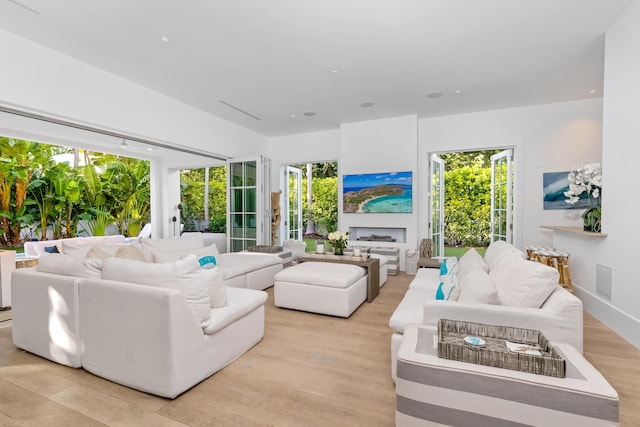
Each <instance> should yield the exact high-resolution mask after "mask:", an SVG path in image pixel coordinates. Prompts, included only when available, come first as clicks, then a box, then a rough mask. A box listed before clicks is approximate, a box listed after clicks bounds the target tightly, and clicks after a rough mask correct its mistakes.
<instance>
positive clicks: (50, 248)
mask: <svg viewBox="0 0 640 427" xmlns="http://www.w3.org/2000/svg"><path fill="white" fill-rule="evenodd" d="M44 251H45V252H46V253H48V254H59V253H60V251H59V250H58V247H57V246H45V247H44Z"/></svg>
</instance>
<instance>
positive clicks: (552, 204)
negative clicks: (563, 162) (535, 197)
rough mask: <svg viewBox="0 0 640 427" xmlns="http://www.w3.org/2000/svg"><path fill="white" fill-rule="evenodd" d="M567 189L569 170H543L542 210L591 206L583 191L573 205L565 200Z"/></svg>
mask: <svg viewBox="0 0 640 427" xmlns="http://www.w3.org/2000/svg"><path fill="white" fill-rule="evenodd" d="M565 191H569V171H566V172H544V173H543V174H542V204H543V209H544V210H559V209H585V208H589V207H591V205H590V203H589V199H588V198H587V194H586V193H583V194H582V195H581V196H580V200H579V201H578V202H577V203H576V204H575V205H570V204H569V203H567V202H566V200H567V196H565V195H564V193H565Z"/></svg>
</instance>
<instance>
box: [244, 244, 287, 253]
mask: <svg viewBox="0 0 640 427" xmlns="http://www.w3.org/2000/svg"><path fill="white" fill-rule="evenodd" d="M247 250H248V251H249V252H261V253H267V254H276V253H278V252H282V250H283V248H282V246H268V245H258V246H249V247H248V248H247Z"/></svg>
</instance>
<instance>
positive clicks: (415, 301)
mask: <svg viewBox="0 0 640 427" xmlns="http://www.w3.org/2000/svg"><path fill="white" fill-rule="evenodd" d="M420 270H429V269H420ZM434 294H435V286H432V287H431V288H430V289H429V288H426V289H425V288H418V287H415V288H409V289H408V290H407V292H406V293H405V294H404V298H402V301H400V304H398V307H396V309H395V311H394V312H393V314H392V315H391V318H390V319H389V326H390V327H391V328H392V329H393V330H394V331H396V332H398V333H400V334H402V333H404V328H405V327H406V326H407V325H411V324H420V323H422V318H423V313H422V311H423V306H424V304H425V302H426V301H432V300H433V299H434ZM438 302H441V301H438Z"/></svg>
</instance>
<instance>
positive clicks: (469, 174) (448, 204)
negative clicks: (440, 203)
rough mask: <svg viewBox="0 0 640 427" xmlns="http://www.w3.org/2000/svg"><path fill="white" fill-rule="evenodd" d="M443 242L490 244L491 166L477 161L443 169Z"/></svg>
mask: <svg viewBox="0 0 640 427" xmlns="http://www.w3.org/2000/svg"><path fill="white" fill-rule="evenodd" d="M444 205H445V209H444V211H445V212H444V221H445V230H444V231H445V243H446V244H447V245H452V246H458V245H464V246H486V245H488V244H489V234H490V219H491V168H490V167H489V168H487V167H485V166H483V165H482V163H481V162H477V163H476V164H474V165H472V166H460V167H457V168H455V169H451V170H446V171H445V202H444Z"/></svg>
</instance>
